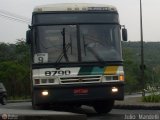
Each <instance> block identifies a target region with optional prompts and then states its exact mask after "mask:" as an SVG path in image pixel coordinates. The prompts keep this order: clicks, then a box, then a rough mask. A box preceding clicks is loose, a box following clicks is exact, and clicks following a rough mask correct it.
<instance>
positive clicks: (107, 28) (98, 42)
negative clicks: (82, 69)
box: [80, 24, 122, 62]
mask: <svg viewBox="0 0 160 120" xmlns="http://www.w3.org/2000/svg"><path fill="white" fill-rule="evenodd" d="M119 29H120V28H119V26H118V25H107V24H106V25H104V24H103V25H81V26H80V32H81V34H80V35H81V53H82V55H81V56H82V61H84V62H87V61H93V62H95V61H120V60H121V59H122V58H121V52H120V33H119V31H120V30H119Z"/></svg>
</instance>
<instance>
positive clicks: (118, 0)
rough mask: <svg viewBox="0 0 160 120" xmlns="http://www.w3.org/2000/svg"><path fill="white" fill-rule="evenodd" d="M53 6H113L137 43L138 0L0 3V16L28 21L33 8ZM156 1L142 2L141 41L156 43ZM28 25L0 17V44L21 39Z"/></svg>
mask: <svg viewBox="0 0 160 120" xmlns="http://www.w3.org/2000/svg"><path fill="white" fill-rule="evenodd" d="M54 3H100V4H108V5H114V6H116V7H117V9H118V12H119V16H120V24H121V25H125V26H126V28H127V29H128V40H129V41H140V13H139V10H140V8H139V6H140V5H139V3H140V0H1V4H0V13H1V11H2V12H4V11H5V12H7V13H12V14H13V15H16V16H22V17H23V18H28V19H31V16H32V11H33V9H34V7H35V6H37V5H44V4H54ZM159 6H160V0H142V9H143V34H144V41H145V42H149V41H160V24H159V22H160V14H159V11H160V7H159ZM27 29H28V24H27V23H25V22H20V21H15V20H13V19H12V20H11V19H8V18H6V17H3V16H2V15H1V16H0V42H5V43H15V42H16V41H17V39H25V37H26V31H27Z"/></svg>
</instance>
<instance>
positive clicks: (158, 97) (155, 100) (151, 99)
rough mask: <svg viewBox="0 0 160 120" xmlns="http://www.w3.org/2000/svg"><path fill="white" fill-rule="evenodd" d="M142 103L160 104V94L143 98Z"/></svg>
mask: <svg viewBox="0 0 160 120" xmlns="http://www.w3.org/2000/svg"><path fill="white" fill-rule="evenodd" d="M142 102H152V103H158V102H160V94H151V95H148V96H144V97H142Z"/></svg>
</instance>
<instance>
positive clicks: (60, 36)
mask: <svg viewBox="0 0 160 120" xmlns="http://www.w3.org/2000/svg"><path fill="white" fill-rule="evenodd" d="M78 29H79V30H78ZM119 29H120V28H119V25H111V24H105V25H104V24H103V25H95V24H94V25H93V24H91V25H79V27H78V26H77V25H54V26H38V27H37V34H38V35H37V39H36V42H35V43H36V48H35V52H36V53H35V54H38V53H43V54H47V58H45V62H48V63H70V62H71V63H72V62H74V63H78V62H103V61H121V60H122V58H121V52H120V51H121V50H120V33H119V31H120V30H119ZM78 31H79V33H78V34H79V35H77V32H78ZM77 37H80V38H77ZM78 40H80V44H77V42H78ZM78 45H79V46H80V47H79V46H78ZM78 48H80V50H81V52H78V51H79V50H78ZM78 54H79V55H78ZM79 56H80V57H81V59H80V60H81V61H80V60H79ZM34 59H35V58H34ZM38 59H39V58H38ZM34 62H35V61H34ZM35 63H37V62H35Z"/></svg>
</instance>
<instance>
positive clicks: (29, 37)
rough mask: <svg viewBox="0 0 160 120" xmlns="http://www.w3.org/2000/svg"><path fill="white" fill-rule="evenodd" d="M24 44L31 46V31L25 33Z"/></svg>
mask: <svg viewBox="0 0 160 120" xmlns="http://www.w3.org/2000/svg"><path fill="white" fill-rule="evenodd" d="M26 43H27V44H29V45H30V44H31V30H27V32H26Z"/></svg>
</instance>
